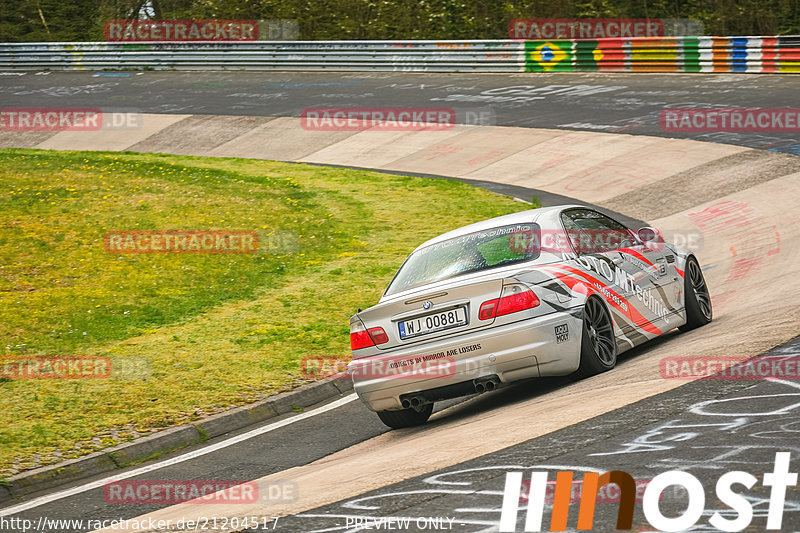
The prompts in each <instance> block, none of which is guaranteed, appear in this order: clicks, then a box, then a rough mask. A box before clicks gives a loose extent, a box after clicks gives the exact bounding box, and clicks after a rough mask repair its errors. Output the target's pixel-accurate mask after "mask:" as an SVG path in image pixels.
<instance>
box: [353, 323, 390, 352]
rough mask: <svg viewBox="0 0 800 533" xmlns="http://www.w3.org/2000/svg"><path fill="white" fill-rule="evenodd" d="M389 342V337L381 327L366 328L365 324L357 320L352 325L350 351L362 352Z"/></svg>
mask: <svg viewBox="0 0 800 533" xmlns="http://www.w3.org/2000/svg"><path fill="white" fill-rule="evenodd" d="M385 342H389V337H388V336H387V335H386V332H385V331H384V330H383V328H381V327H376V328H369V329H367V328H365V327H364V323H363V322H361V321H360V320H356V321H354V322H351V323H350V349H351V350H360V349H361V348H369V347H370V346H375V345H376V344H383V343H385Z"/></svg>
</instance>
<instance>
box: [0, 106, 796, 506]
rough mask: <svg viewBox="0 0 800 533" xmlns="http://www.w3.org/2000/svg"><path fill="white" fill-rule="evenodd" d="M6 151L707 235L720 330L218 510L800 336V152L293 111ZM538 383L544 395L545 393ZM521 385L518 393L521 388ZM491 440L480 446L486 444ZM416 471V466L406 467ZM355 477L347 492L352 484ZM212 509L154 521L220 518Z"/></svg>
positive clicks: (669, 383)
mask: <svg viewBox="0 0 800 533" xmlns="http://www.w3.org/2000/svg"><path fill="white" fill-rule="evenodd" d="M14 139H15V140H13V141H11V140H10V138H9V137H8V135H7V134H3V136H2V137H0V142H2V144H3V145H9V144H13V143H14V142H16V143H17V144H18V145H20V146H28V147H37V148H53V149H89V150H136V151H153V152H169V153H192V154H195V155H213V156H234V157H256V158H264V159H278V160H287V161H305V162H312V163H326V164H337V165H348V166H359V167H368V168H376V169H385V170H393V171H409V172H417V173H420V172H421V173H429V174H439V175H446V176H454V177H461V178H472V179H480V180H487V181H495V182H499V183H503V184H510V185H517V186H524V187H529V188H535V189H542V190H546V191H549V192H551V193H556V194H563V195H566V196H570V197H573V198H577V199H579V200H581V201H585V202H590V203H593V204H598V205H600V206H604V207H608V208H611V209H614V210H617V211H621V212H623V213H626V214H629V215H631V216H634V217H636V218H639V219H643V220H648V221H650V222H651V223H652V224H654V225H656V226H658V227H660V228H662V229H663V230H665V233H667V235H668V236H669V235H678V236H680V235H683V236H699V239H698V240H695V241H694V242H692V243H690V244H691V245H692V246H693V247H694V248H695V249H696V253H697V255H698V257H699V259H700V262H701V264H703V265H704V267H705V270H706V271H705V275H706V278H707V280H708V283H709V286H710V288H711V291H712V297H713V301H714V311H715V320H714V322H713V323H711V324H710V325H709V326H707V327H704V328H702V329H700V330H695V331H692V332H689V333H686V334H679V333H677V332H673V333H670V334H668V335H666V336H665V337H664V338H663V339H662V340H660V341H657V342H655V343H652V345H650V346H646V347H645V348H643V349H638V350H634V351H633V352H632V353H631V354H630V355H628V356H627V357H624V359H623V360H622V361H621V364H620V365H619V367H618V368H617V369H615V371H613V372H610V373H607V374H602V375H599V376H595V377H592V378H590V379H587V380H583V381H580V382H575V383H567V384H565V385H564V386H562V387H560V388H557V389H556V390H553V391H552V392H549V393H548V394H546V395H540V394H536V393H535V391H534V392H531V393H529V394H525V393H524V391H523V393H522V394H518V395H517V396H516V397H515V398H514V399H513V400H498V401H494V402H493V401H492V400H491V399H489V398H485V399H481V398H479V399H475V400H471V401H469V402H466V403H464V404H460V405H457V406H454V407H451V408H448V409H445V410H442V411H440V412H438V413H436V414H435V415H434V417H433V418H432V423H431V424H429V425H428V426H425V427H423V428H419V429H413V430H403V431H393V432H389V433H385V434H382V435H379V436H376V437H374V438H371V439H368V440H365V441H363V442H360V443H358V444H355V445H353V446H350V447H348V448H346V449H343V450H342V451H340V452H337V453H334V454H332V455H328V456H326V457H324V458H321V459H319V460H317V461H314V462H311V463H309V464H306V465H302V466H297V467H294V468H290V469H287V470H283V471H281V472H278V473H275V474H273V475H270V476H267V477H264V478H261V479H260V480H259V483H262V484H265V483H269V482H272V481H276V480H279V479H293V480H295V481H297V483H298V484H299V490H300V494H301V495H302V498H301V499H299V500H298V501H296V502H293V503H289V504H283V505H269V506H267V505H263V504H257V505H250V506H226V507H225V508H224V509H215V510H214V512H215V513H216V514H218V515H228V516H233V515H252V514H258V515H261V516H281V515H291V514H296V513H300V512H303V511H307V510H309V509H314V508H317V507H319V506H322V505H325V504H330V503H333V502H336V501H339V500H342V499H345V498H352V497H355V496H357V495H359V494H362V493H364V492H365V491H368V490H372V489H378V488H380V487H384V486H386V485H389V484H391V483H396V482H399V481H402V480H403V479H408V478H412V477H414V476H419V475H423V474H426V473H430V472H434V471H437V470H439V469H441V468H444V467H448V466H451V465H455V464H457V463H460V462H463V461H468V460H471V459H474V458H476V457H479V456H483V455H485V454H488V453H491V452H497V451H500V450H504V449H506V448H508V447H510V446H514V445H517V444H519V443H523V442H526V441H528V440H530V439H532V438H535V437H542V436H545V435H548V434H550V433H552V432H554V431H558V430H563V429H565V428H568V427H570V426H572V425H574V424H578V423H581V422H583V421H586V420H589V419H592V418H593V417H597V416H600V415H603V414H604V413H609V412H611V411H612V410H615V409H618V408H622V407H625V406H629V405H630V404H633V403H635V402H639V401H641V400H643V399H646V398H649V397H652V396H655V395H658V394H661V393H667V392H668V391H671V390H673V389H675V388H677V387H678V386H680V385H682V384H684V383H685V381H679V380H666V379H663V378H662V377H661V376H660V373H659V362H660V361H661V360H662V358H664V357H667V356H681V355H692V356H731V355H738V356H743V355H755V354H758V353H762V352H765V351H766V350H768V349H770V348H772V347H774V346H776V345H778V344H780V343H782V342H784V341H787V340H789V339H791V338H793V337H795V336H796V335H797V332H798V329H800V328H798V325H800V312H798V308H797V306H796V303H795V302H796V301H797V299H798V297H800V278H798V270H800V268H799V267H798V255H800V242H798V236H797V235H796V234H795V233H794V232H793V231H792V228H793V227H794V226H795V225H796V224H797V223H798V222H799V221H800V208H799V207H798V205H800V158H797V157H795V156H791V155H786V154H777V153H770V152H764V151H760V150H754V149H750V148H744V147H741V146H732V145H726V144H710V143H703V142H698V141H692V140H681V139H665V138H658V137H650V136H644V135H640V136H633V135H621V134H609V133H593V132H574V131H564V130H553V129H530V128H518V127H470V126H458V127H456V128H454V129H452V130H449V131H418V132H376V131H363V132H312V131H306V130H304V129H303V128H301V127H300V123H299V120H298V119H296V118H290V117H277V118H272V117H233V116H209V115H163V114H159V115H146V116H144V122H143V127H141V128H139V129H137V130H131V131H129V132H120V133H119V134H118V135H115V136H113V137H109V136H108V135H106V134H101V133H100V132H98V133H97V134H94V133H87V132H61V133H56V134H33V133H31V134H29V135H26V136H19V135H18V136H17V137H15V138H14ZM526 386H529V387H530V386H533V387H536V386H537V385H536V382H533V385H531V384H528V385H526ZM517 390H518V391H519V389H517ZM478 437H479V438H478ZM398 465H402V468H398ZM343 480H347V483H343V482H342V481H343ZM208 513H209V509H208V507H207V506H203V505H189V504H184V505H180V506H174V507H169V508H164V509H161V510H158V511H155V512H154V513H151V515H148V516H152V517H154V518H173V519H176V518H179V517H189V516H204V515H208Z"/></svg>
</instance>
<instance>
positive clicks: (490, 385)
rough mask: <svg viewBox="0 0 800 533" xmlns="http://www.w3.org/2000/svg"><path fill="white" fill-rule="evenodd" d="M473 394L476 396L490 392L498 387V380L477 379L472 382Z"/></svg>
mask: <svg viewBox="0 0 800 533" xmlns="http://www.w3.org/2000/svg"><path fill="white" fill-rule="evenodd" d="M474 383H475V392H477V393H478V394H480V393H482V392H491V391H493V390H496V389H497V388H499V387H500V379H499V378H498V377H497V376H488V377H485V378H478V379H476V380H475V381H474Z"/></svg>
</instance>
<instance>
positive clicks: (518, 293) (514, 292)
mask: <svg viewBox="0 0 800 533" xmlns="http://www.w3.org/2000/svg"><path fill="white" fill-rule="evenodd" d="M539 303H540V302H539V298H537V297H536V295H535V294H534V293H533V291H532V290H530V289H525V288H523V287H522V286H521V285H507V286H505V287H503V293H502V296H500V298H495V299H494V300H488V301H486V302H483V303H482V304H481V307H480V309H479V310H478V318H479V319H481V320H489V319H490V318H495V317H498V316H503V315H510V314H511V313H516V312H518V311H524V310H525V309H533V308H534V307H536V306H538V305H539Z"/></svg>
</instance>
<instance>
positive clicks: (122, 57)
mask: <svg viewBox="0 0 800 533" xmlns="http://www.w3.org/2000/svg"><path fill="white" fill-rule="evenodd" d="M0 70H306V71H326V70H328V71H348V70H349V71H365V70H373V71H376V70H377V71H406V72H416V71H420V72H436V71H438V72H550V71H557V72H563V71H607V72H620V71H622V72H627V71H632V72H776V73H785V72H800V36H780V37H638V38H636V37H634V38H619V39H616V38H608V39H597V40H574V39H572V40H570V39H557V40H548V41H517V40H486V41H270V42H266V41H255V42H253V41H251V42H201V43H196V42H195V43H186V42H146V43H144V42H136V43H121V42H90V43H18V44H17V43H13V44H8V43H6V44H0Z"/></svg>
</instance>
